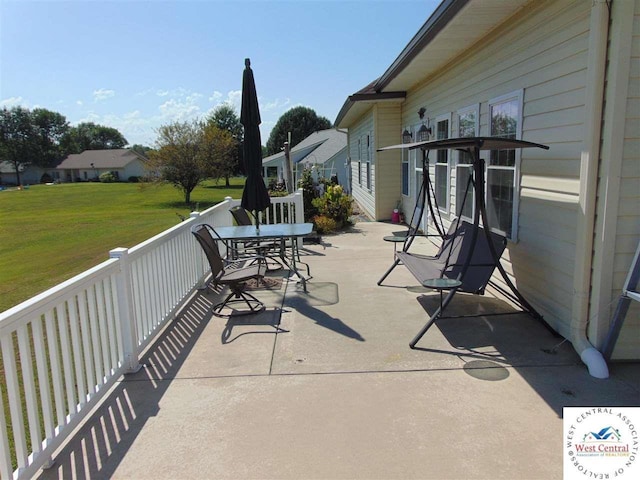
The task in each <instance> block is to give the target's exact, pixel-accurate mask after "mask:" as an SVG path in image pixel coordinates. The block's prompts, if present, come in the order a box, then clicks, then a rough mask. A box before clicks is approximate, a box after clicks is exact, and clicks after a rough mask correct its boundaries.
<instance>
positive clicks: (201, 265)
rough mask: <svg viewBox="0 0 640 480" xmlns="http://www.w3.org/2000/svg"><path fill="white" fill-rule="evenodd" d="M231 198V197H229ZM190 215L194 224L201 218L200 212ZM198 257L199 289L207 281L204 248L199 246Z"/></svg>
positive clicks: (203, 286)
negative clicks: (205, 278)
mask: <svg viewBox="0 0 640 480" xmlns="http://www.w3.org/2000/svg"><path fill="white" fill-rule="evenodd" d="M227 198H229V197H227ZM189 217H191V218H193V219H194V225H195V222H197V221H198V218H200V212H191V213H190V214H189ZM194 241H195V239H194ZM196 258H197V259H198V277H199V278H200V280H199V281H198V283H199V284H200V286H199V287H197V288H198V289H199V290H201V289H203V288H206V282H204V268H205V267H204V258H203V256H202V250H200V249H199V248H198V254H197V255H196Z"/></svg>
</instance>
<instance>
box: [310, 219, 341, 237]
mask: <svg viewBox="0 0 640 480" xmlns="http://www.w3.org/2000/svg"><path fill="white" fill-rule="evenodd" d="M312 220H313V223H314V225H315V226H316V231H317V232H318V233H332V232H335V231H336V230H337V229H338V223H337V222H336V221H335V220H334V219H333V218H330V217H327V216H325V215H316V216H315V217H313V219H312Z"/></svg>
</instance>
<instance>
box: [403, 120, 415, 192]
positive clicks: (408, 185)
mask: <svg viewBox="0 0 640 480" xmlns="http://www.w3.org/2000/svg"><path fill="white" fill-rule="evenodd" d="M405 130H407V131H408V132H411V127H410V126H407V127H405V128H403V129H402V131H401V132H400V138H401V143H404V139H403V138H402V133H403V132H404V131H405ZM412 135H413V133H412ZM401 155H402V157H401V166H400V182H401V185H400V193H401V195H402V196H403V197H409V196H411V175H410V172H411V168H410V166H409V163H410V162H409V151H408V150H405V149H404V148H403V149H402V150H401ZM405 169H406V178H405ZM405 180H406V182H405Z"/></svg>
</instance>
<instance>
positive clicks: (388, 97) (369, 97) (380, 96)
mask: <svg viewBox="0 0 640 480" xmlns="http://www.w3.org/2000/svg"><path fill="white" fill-rule="evenodd" d="M405 98H407V92H380V93H354V94H353V95H349V97H348V98H347V100H346V101H345V102H344V104H343V105H342V108H341V109H340V111H339V112H338V116H337V117H336V121H335V122H334V125H335V126H336V128H346V127H343V126H342V125H341V122H342V121H343V120H344V119H345V117H346V116H347V114H348V113H349V110H351V107H353V105H354V104H355V103H357V102H370V103H376V102H384V101H404V100H405Z"/></svg>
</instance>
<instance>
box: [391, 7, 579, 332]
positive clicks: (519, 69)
mask: <svg viewBox="0 0 640 480" xmlns="http://www.w3.org/2000/svg"><path fill="white" fill-rule="evenodd" d="M589 16H590V2H586V1H583V0H577V1H573V2H568V1H562V2H553V1H548V2H542V1H541V2H533V3H532V6H531V7H530V8H528V9H525V10H524V11H522V12H520V13H519V14H517V15H516V16H515V17H514V18H511V19H510V20H509V21H507V22H506V25H504V26H502V27H500V28H498V29H496V30H495V31H494V32H493V33H492V34H490V36H489V37H488V38H486V39H485V40H484V41H483V42H479V44H478V45H477V46H476V47H474V49H473V50H472V51H469V52H466V53H465V54H464V55H463V56H461V57H460V58H458V59H456V60H455V61H453V62H451V63H450V64H449V66H448V68H446V69H444V70H442V71H440V72H439V73H438V75H437V76H435V77H433V78H429V79H426V80H425V82H423V83H422V84H421V85H419V86H417V87H414V88H413V89H411V90H410V91H409V92H407V98H406V101H405V103H404V104H403V107H402V110H403V114H402V124H403V125H408V124H413V123H415V122H416V121H417V114H416V112H417V111H418V110H419V108H420V107H425V108H426V109H427V115H428V117H429V119H430V123H431V126H432V127H434V126H435V122H434V120H435V118H436V117H437V116H439V115H443V114H449V113H455V112H457V110H459V109H460V108H463V107H466V106H468V105H472V104H477V103H480V135H488V134H489V123H488V122H489V105H488V102H489V100H491V99H492V98H495V97H499V96H501V95H505V94H510V93H512V92H515V91H518V90H522V91H523V105H522V117H523V120H522V126H521V127H522V139H523V140H528V141H533V142H539V143H544V144H546V145H549V146H550V150H548V151H543V150H540V149H524V150H523V151H522V155H521V163H520V197H519V204H518V217H517V218H518V220H517V222H518V223H517V228H518V230H517V232H516V235H517V239H518V241H517V242H515V243H514V242H510V243H509V246H508V251H507V252H506V253H505V256H504V257H503V265H504V266H505V269H506V270H507V271H508V272H510V273H513V274H514V278H513V281H514V283H515V284H516V285H517V286H518V288H519V289H520V291H521V292H522V293H523V294H524V295H525V297H526V298H527V299H528V300H529V301H531V302H532V303H533V304H534V306H535V307H536V308H538V309H539V310H540V313H542V314H543V315H544V316H545V319H546V320H547V321H548V322H549V323H550V324H551V325H552V326H553V327H554V328H556V329H557V330H558V331H559V332H560V333H561V334H562V335H565V336H568V335H569V322H570V319H571V298H572V295H573V291H572V285H573V281H572V275H573V263H574V257H575V242H576V240H575V235H576V233H575V226H576V211H577V210H576V208H577V204H578V191H579V175H580V154H581V148H582V136H583V130H584V126H583V120H584V118H583V117H584V104H585V98H584V95H585V74H586V63H587V46H588V31H589ZM453 128H454V131H455V129H456V128H457V119H456V116H455V115H453ZM483 156H484V157H485V158H487V157H488V152H487V153H485V154H484V155H483ZM453 157H454V158H456V156H455V155H453ZM452 167H453V165H452ZM455 171H456V169H455V168H451V172H452V179H451V183H452V188H451V191H450V193H451V197H450V198H451V202H452V205H451V209H450V211H451V212H455V191H454V188H455V178H454V177H455ZM411 173H412V175H414V174H415V173H414V172H413V171H412V172H411ZM411 182H412V183H413V182H415V179H412V180H411ZM498 283H500V282H498Z"/></svg>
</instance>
